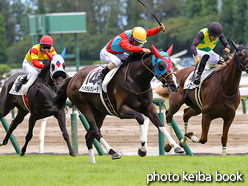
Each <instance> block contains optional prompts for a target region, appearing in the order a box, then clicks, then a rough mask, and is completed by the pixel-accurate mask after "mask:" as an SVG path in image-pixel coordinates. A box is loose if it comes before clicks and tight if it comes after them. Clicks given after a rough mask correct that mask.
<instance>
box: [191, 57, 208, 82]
mask: <svg viewBox="0 0 248 186" xmlns="http://www.w3.org/2000/svg"><path fill="white" fill-rule="evenodd" d="M208 59H209V55H204V56H203V57H202V58H201V61H200V64H199V67H198V71H197V73H196V77H195V79H194V84H195V85H199V84H200V82H201V75H202V72H203V71H204V69H205V66H206V63H207V61H208Z"/></svg>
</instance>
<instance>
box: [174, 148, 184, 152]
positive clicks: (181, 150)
mask: <svg viewBox="0 0 248 186" xmlns="http://www.w3.org/2000/svg"><path fill="white" fill-rule="evenodd" d="M174 152H175V153H180V154H181V153H184V150H183V149H182V148H181V147H176V148H175V149H174Z"/></svg>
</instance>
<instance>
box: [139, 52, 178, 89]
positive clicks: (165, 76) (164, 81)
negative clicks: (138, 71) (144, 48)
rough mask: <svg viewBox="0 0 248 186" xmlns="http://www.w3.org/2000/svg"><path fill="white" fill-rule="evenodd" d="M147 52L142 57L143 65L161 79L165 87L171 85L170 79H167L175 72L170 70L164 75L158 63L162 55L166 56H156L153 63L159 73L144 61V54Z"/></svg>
mask: <svg viewBox="0 0 248 186" xmlns="http://www.w3.org/2000/svg"><path fill="white" fill-rule="evenodd" d="M145 55H146V54H144V55H143V56H142V58H141V61H142V64H143V66H144V67H145V68H146V69H147V70H149V71H150V72H151V73H152V74H153V75H154V76H155V77H156V78H157V79H158V80H159V81H161V82H162V83H163V87H167V86H169V83H168V81H167V77H168V76H170V75H171V74H175V72H169V73H165V74H164V75H162V74H161V73H160V70H159V67H158V63H157V60H158V59H159V58H161V57H165V56H160V57H158V58H156V59H155V63H154V64H153V68H155V67H156V68H157V71H158V75H157V74H156V73H154V71H153V70H151V69H150V68H149V67H148V66H147V65H146V64H145V62H144V59H143V58H144V56H145Z"/></svg>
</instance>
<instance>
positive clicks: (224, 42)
mask: <svg viewBox="0 0 248 186" xmlns="http://www.w3.org/2000/svg"><path fill="white" fill-rule="evenodd" d="M219 39H220V41H221V43H222V44H223V45H224V47H225V48H228V49H229V50H230V49H231V47H230V45H229V43H228V41H227V40H226V37H225V35H224V34H222V35H221V36H220V38H219Z"/></svg>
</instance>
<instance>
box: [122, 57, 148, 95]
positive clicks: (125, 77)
mask: <svg viewBox="0 0 248 186" xmlns="http://www.w3.org/2000/svg"><path fill="white" fill-rule="evenodd" d="M129 66H130V62H129V63H128V65H127V69H126V72H125V76H124V82H125V88H126V89H127V90H128V91H129V92H131V93H133V94H136V95H140V94H144V93H146V92H148V91H150V90H151V88H152V87H151V86H150V87H149V88H148V89H147V90H145V91H143V92H133V91H131V90H130V89H129V88H128V87H127V71H128V69H129Z"/></svg>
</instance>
